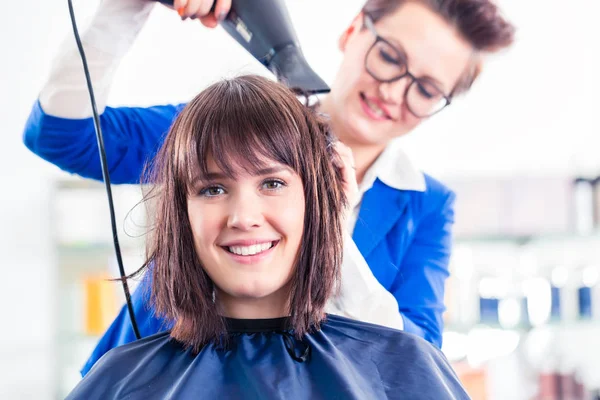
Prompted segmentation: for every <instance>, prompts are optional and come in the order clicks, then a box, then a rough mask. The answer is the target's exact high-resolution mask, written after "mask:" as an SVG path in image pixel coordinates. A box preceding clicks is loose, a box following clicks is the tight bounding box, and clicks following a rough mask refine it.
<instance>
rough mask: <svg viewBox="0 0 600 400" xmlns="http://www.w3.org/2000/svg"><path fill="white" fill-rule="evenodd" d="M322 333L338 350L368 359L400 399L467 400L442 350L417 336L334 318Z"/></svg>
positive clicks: (360, 322)
mask: <svg viewBox="0 0 600 400" xmlns="http://www.w3.org/2000/svg"><path fill="white" fill-rule="evenodd" d="M323 332H324V334H325V335H326V336H327V338H328V339H329V340H330V341H331V342H333V343H334V344H335V345H336V347H337V348H338V350H340V349H342V351H345V352H346V353H348V352H350V353H352V352H355V353H356V354H359V355H360V357H361V359H364V360H367V359H370V361H372V362H373V363H374V364H375V365H376V368H377V371H378V374H379V376H380V377H381V379H382V381H383V382H385V384H386V385H387V387H388V388H392V389H393V388H395V389H394V390H397V391H401V392H402V393H403V397H402V398H419V399H421V398H428V399H429V398H444V399H468V398H469V396H468V395H467V393H466V392H465V390H464V388H463V387H462V385H461V383H460V380H459V379H458V377H457V375H456V373H455V372H454V370H453V369H452V366H451V365H450V363H449V362H448V360H447V359H446V357H445V355H444V354H443V353H442V352H441V350H439V349H438V348H437V347H435V346H433V345H432V344H431V343H429V342H427V341H426V340H424V339H423V338H421V337H419V336H417V335H413V334H411V333H407V332H403V331H399V330H396V329H393V328H388V327H384V326H380V325H375V324H370V323H367V322H362V321H356V320H352V319H348V318H345V317H341V316H337V315H328V317H327V320H326V322H325V323H324V325H323ZM344 349H345V350H344ZM404 396H405V397H404Z"/></svg>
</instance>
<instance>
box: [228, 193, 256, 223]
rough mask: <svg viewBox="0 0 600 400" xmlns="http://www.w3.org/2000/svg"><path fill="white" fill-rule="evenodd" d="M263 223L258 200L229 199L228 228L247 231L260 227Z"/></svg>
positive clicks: (249, 197)
mask: <svg viewBox="0 0 600 400" xmlns="http://www.w3.org/2000/svg"><path fill="white" fill-rule="evenodd" d="M263 221H264V215H263V207H262V205H261V203H260V199H257V198H253V197H251V196H237V197H236V198H233V199H231V202H230V205H229V215H228V218H227V227H228V228H231V229H239V230H249V229H252V228H255V227H259V226H261V225H262V223H263Z"/></svg>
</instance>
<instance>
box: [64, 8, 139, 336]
mask: <svg viewBox="0 0 600 400" xmlns="http://www.w3.org/2000/svg"><path fill="white" fill-rule="evenodd" d="M67 1H68V2H69V14H70V15H71V24H72V25H73V35H75V41H76V42H77V48H78V49H79V55H80V56H81V62H82V63H83V70H84V72H85V80H86V82H87V87H88V91H89V93H90V101H91V103H92V112H93V114H94V128H95V130H96V139H97V141H98V150H99V152H100V164H101V165H102V177H103V178H104V185H105V187H106V195H107V196H108V208H109V210H110V224H111V226H112V234H113V243H114V245H115V253H116V255H117V263H118V264H119V273H120V274H121V283H122V284H123V292H124V293H125V300H126V301H127V310H128V311H129V318H131V326H132V327H133V332H134V333H135V337H136V338H137V339H140V338H141V335H140V331H139V329H138V326H137V322H136V320H135V314H134V312H133V304H132V303H131V295H130V294H129V286H128V285H127V276H126V275H125V269H124V268H123V258H122V256H121V246H120V245H119V237H118V235H117V224H116V222H115V207H114V205H113V196H112V190H111V187H110V176H109V174H108V166H107V163H106V152H105V150H104V140H103V139H102V128H101V127H100V117H99V115H98V110H97V108H96V98H95V96H94V89H93V87H92V79H91V78H90V71H89V69H88V64H87V59H86V58H85V52H84V51H83V45H82V44H81V38H80V37H79V31H78V30H77V23H76V22H75V13H74V11H73V2H72V1H71V0H67Z"/></svg>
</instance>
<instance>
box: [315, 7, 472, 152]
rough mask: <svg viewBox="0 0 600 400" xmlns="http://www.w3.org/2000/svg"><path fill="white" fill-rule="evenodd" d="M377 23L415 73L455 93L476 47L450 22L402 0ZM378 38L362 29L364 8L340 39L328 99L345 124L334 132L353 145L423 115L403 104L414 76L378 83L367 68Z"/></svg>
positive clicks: (373, 142)
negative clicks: (339, 59) (339, 56)
mask: <svg viewBox="0 0 600 400" xmlns="http://www.w3.org/2000/svg"><path fill="white" fill-rule="evenodd" d="M375 29H376V31H377V33H378V34H379V36H381V37H383V38H384V39H386V40H387V41H388V42H389V43H391V44H392V45H393V46H394V47H395V48H396V49H397V50H398V51H399V54H402V55H403V56H404V57H405V59H406V61H407V62H406V64H407V65H408V71H409V72H410V73H411V74H412V75H414V76H415V77H417V78H425V79H427V80H428V81H430V82H432V83H434V84H435V85H436V86H437V87H438V88H439V89H440V90H441V91H442V92H443V93H444V94H445V95H449V94H450V93H451V91H452V89H453V88H454V86H455V84H456V83H457V82H458V80H459V78H460V77H461V75H462V73H463V71H464V70H465V69H466V68H467V66H468V64H469V62H470V58H471V56H472V53H473V48H472V47H471V45H470V44H469V43H467V42H466V41H465V40H464V39H462V38H461V37H460V35H459V34H458V33H457V32H456V31H455V29H454V28H453V27H452V26H450V25H449V24H448V23H447V22H446V21H444V20H443V19H442V18H441V17H440V16H438V15H437V14H435V13H434V12H433V11H431V10H430V9H429V8H427V7H426V6H424V5H422V4H420V3H417V2H410V1H409V2H407V3H406V4H403V5H402V6H401V7H399V8H398V9H397V10H396V11H395V12H394V13H392V14H389V15H387V16H385V17H384V18H382V19H381V20H379V21H378V22H377V23H376V24H375ZM374 41H375V36H374V35H373V33H372V32H371V31H370V30H368V29H363V16H362V14H361V15H359V16H358V17H357V18H356V19H355V20H354V21H353V23H352V25H351V26H350V27H349V28H348V29H347V30H346V31H345V32H344V34H343V35H342V37H341V38H340V42H339V45H340V49H341V50H342V51H343V53H344V58H343V61H342V65H341V67H340V69H339V72H338V74H337V76H336V79H335V81H334V83H333V85H332V91H331V93H330V94H329V98H328V99H326V102H328V103H329V110H328V112H329V113H331V114H332V119H333V120H334V121H335V122H336V124H338V125H339V124H342V125H343V126H341V127H340V128H341V129H339V128H338V129H337V130H336V133H337V134H338V135H339V136H340V139H341V140H342V141H344V142H345V143H346V144H349V145H367V146H382V147H383V146H385V145H387V143H388V142H389V141H390V140H391V139H393V138H395V137H398V136H401V135H404V134H405V133H407V132H409V131H411V130H412V129H413V128H415V127H416V126H417V125H418V124H419V123H420V122H421V120H422V118H418V117H416V116H414V115H413V114H411V112H410V111H409V109H408V107H407V106H406V104H405V99H404V94H405V92H406V88H407V85H408V84H409V83H410V78H408V77H405V78H402V79H400V80H397V81H394V82H392V83H379V82H378V81H377V80H375V79H374V78H373V77H372V76H371V75H370V74H369V73H368V72H367V70H366V68H365V57H366V55H367V53H368V51H369V49H370V48H371V46H372V45H373V43H374ZM382 111H383V112H382ZM338 131H339V132H338Z"/></svg>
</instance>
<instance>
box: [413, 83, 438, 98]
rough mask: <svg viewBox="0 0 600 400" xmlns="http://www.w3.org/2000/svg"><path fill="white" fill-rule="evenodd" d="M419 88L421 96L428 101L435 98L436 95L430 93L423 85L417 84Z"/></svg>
mask: <svg viewBox="0 0 600 400" xmlns="http://www.w3.org/2000/svg"><path fill="white" fill-rule="evenodd" d="M417 86H418V88H419V93H421V96H423V97H425V98H427V99H431V98H433V97H434V96H435V94H434V93H430V92H429V91H428V90H427V89H426V88H425V86H423V84H421V83H417Z"/></svg>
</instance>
